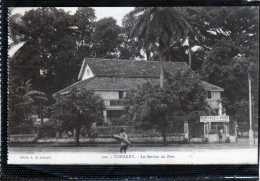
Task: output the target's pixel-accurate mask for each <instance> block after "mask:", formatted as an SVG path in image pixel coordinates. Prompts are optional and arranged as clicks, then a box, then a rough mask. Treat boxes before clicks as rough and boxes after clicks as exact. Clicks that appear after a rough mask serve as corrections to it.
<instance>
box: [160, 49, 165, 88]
mask: <svg viewBox="0 0 260 181" xmlns="http://www.w3.org/2000/svg"><path fill="white" fill-rule="evenodd" d="M163 62H164V61H163V56H162V54H160V88H163V81H164V67H163Z"/></svg>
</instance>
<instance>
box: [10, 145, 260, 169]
mask: <svg viewBox="0 0 260 181" xmlns="http://www.w3.org/2000/svg"><path fill="white" fill-rule="evenodd" d="M119 147H120V145H119V144H111V145H100V146H79V147H74V146H67V147H66V146H64V147H57V146H55V147H54V146H53V147H51V146H27V147H10V148H9V154H8V156H9V158H8V162H9V163H10V164H14V163H17V164H104V163H106V164H141V163H142V164H158V163H161V164H257V160H258V149H257V148H258V147H257V144H255V145H251V146H250V145H249V144H248V142H247V140H240V141H239V142H238V143H230V144H224V143H223V144H171V145H168V146H153V145H150V146H148V145H132V146H131V147H130V148H129V149H128V152H127V153H126V154H120V153H119Z"/></svg>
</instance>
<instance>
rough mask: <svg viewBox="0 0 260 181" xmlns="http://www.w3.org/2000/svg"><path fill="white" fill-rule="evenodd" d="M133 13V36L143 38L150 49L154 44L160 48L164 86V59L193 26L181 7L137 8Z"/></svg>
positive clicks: (161, 80)
mask: <svg viewBox="0 0 260 181" xmlns="http://www.w3.org/2000/svg"><path fill="white" fill-rule="evenodd" d="M131 14H132V15H133V16H137V21H136V23H135V26H134V27H133V29H132V34H131V35H132V37H137V38H138V39H142V40H143V42H144V48H145V49H149V48H150V47H151V46H152V45H153V46H156V47H157V48H158V52H159V59H160V61H161V66H160V67H161V68H160V69H161V73H160V86H161V88H162V87H163V81H164V68H163V61H165V60H166V57H167V56H166V54H167V53H168V52H169V50H170V47H172V46H173V45H174V44H175V43H176V42H179V41H180V40H181V39H182V40H183V39H184V38H186V37H187V35H188V33H189V32H190V31H191V29H192V28H191V26H190V24H189V23H188V21H187V20H186V19H185V17H184V15H183V13H182V10H181V8H173V7H152V8H135V10H134V11H133V12H131Z"/></svg>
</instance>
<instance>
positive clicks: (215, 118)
mask: <svg viewBox="0 0 260 181" xmlns="http://www.w3.org/2000/svg"><path fill="white" fill-rule="evenodd" d="M200 122H202V123H208V122H229V116H227V115H222V116H200Z"/></svg>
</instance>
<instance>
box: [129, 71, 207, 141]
mask: <svg viewBox="0 0 260 181" xmlns="http://www.w3.org/2000/svg"><path fill="white" fill-rule="evenodd" d="M166 77H167V78H166V79H167V81H166V84H165V87H164V88H163V89H162V88H160V87H159V86H158V85H153V84H151V83H149V82H148V83H146V84H144V85H143V86H141V87H140V88H139V89H137V90H132V91H131V92H130V93H129V94H128V95H127V98H126V102H127V105H128V114H129V117H130V119H132V120H134V121H135V122H136V124H137V126H139V127H142V128H144V129H156V130H157V131H159V132H160V133H161V134H162V136H163V138H164V143H165V144H166V135H167V131H168V129H169V127H170V125H173V126H174V121H176V120H175V119H176V117H184V119H186V120H196V119H198V117H199V115H203V114H204V115H206V114H207V113H208V112H209V111H210V108H209V106H208V104H207V102H206V92H205V90H204V89H203V87H202V86H201V84H200V80H199V78H198V76H197V75H194V73H192V72H190V71H188V70H185V71H178V72H177V73H175V74H170V73H167V76H166Z"/></svg>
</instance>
